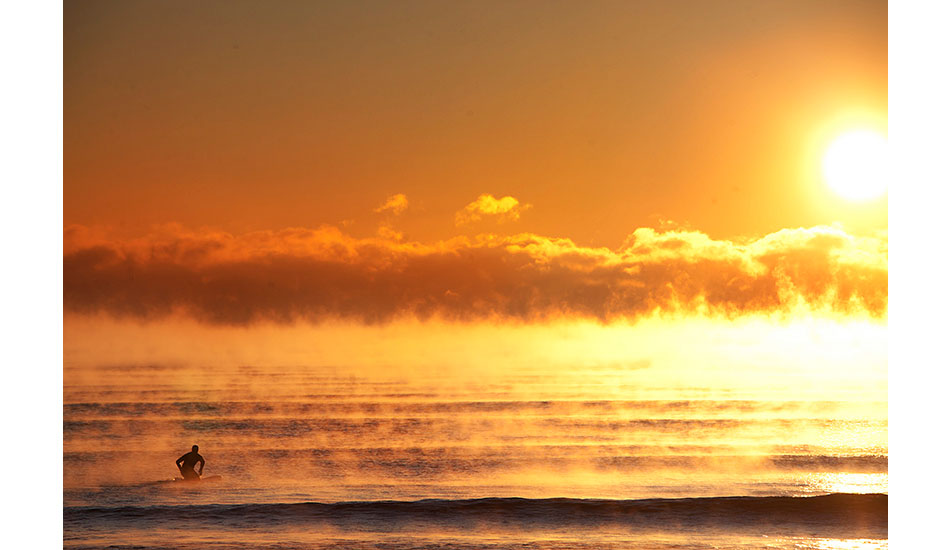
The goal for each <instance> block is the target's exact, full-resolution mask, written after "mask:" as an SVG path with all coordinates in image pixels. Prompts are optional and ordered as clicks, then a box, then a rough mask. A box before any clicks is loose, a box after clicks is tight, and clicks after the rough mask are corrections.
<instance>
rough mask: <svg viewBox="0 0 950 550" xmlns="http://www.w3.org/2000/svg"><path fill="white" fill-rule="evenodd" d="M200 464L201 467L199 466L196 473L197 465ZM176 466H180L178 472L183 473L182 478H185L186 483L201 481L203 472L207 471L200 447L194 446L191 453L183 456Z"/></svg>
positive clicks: (176, 462)
mask: <svg viewBox="0 0 950 550" xmlns="http://www.w3.org/2000/svg"><path fill="white" fill-rule="evenodd" d="M198 463H200V464H201V466H198V471H197V472H196V471H195V464H198ZM175 466H178V471H180V472H181V476H182V477H183V478H185V480H186V481H191V480H195V481H197V480H199V479H201V472H203V471H204V469H205V458H204V457H203V456H201V455H200V454H198V446H197V445H192V446H191V452H190V453H185V454H183V455H181V458H179V459H178V460H176V461H175Z"/></svg>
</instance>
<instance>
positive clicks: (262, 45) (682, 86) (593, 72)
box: [63, 0, 887, 316]
mask: <svg viewBox="0 0 950 550" xmlns="http://www.w3.org/2000/svg"><path fill="white" fill-rule="evenodd" d="M64 10H65V12H64V189H63V191H64V224H65V226H66V227H71V226H73V225H74V224H79V225H82V226H86V227H94V228H95V227H107V228H109V232H110V235H111V239H112V240H111V241H110V242H111V243H112V245H114V246H117V247H119V248H123V247H124V248H123V249H128V248H129V247H133V248H134V246H133V245H131V244H129V242H128V240H129V239H132V238H139V237H142V236H143V235H146V234H154V233H155V231H156V229H155V227H154V226H156V225H159V224H168V223H178V224H181V226H182V227H184V228H191V229H195V230H197V228H201V227H205V228H209V229H208V230H209V231H226V232H229V233H231V234H233V235H238V236H240V235H245V234H247V233H248V232H254V231H264V232H279V231H280V230H282V229H284V228H288V227H305V228H313V229H316V228H319V227H320V226H322V225H331V226H335V227H337V228H339V229H340V231H341V232H342V233H343V234H344V235H346V238H364V237H371V236H374V235H377V234H379V235H381V236H383V237H385V238H388V239H390V240H393V241H398V240H399V239H400V238H401V239H402V241H401V242H404V243H405V242H422V243H434V242H436V241H438V240H445V239H452V238H453V237H456V236H459V235H464V236H468V237H470V238H474V236H475V235H476V234H478V233H483V232H493V233H496V234H500V235H516V234H522V233H525V234H532V235H535V236H543V238H545V239H554V238H567V239H571V240H572V243H573V244H574V245H577V246H580V247H589V248H596V247H608V248H610V249H612V250H613V251H614V252H616V251H618V250H620V247H621V245H623V243H625V242H629V237H628V236H629V235H630V234H632V233H633V232H634V231H635V230H636V229H637V228H640V227H652V228H656V229H659V230H662V229H664V228H669V227H677V228H689V229H691V230H693V231H696V232H700V233H701V234H703V235H704V236H708V238H710V239H712V240H713V241H716V242H720V241H722V240H724V239H731V240H732V241H730V242H733V241H735V242H736V243H747V242H753V241H755V240H756V239H762V238H764V237H765V236H766V235H768V234H773V233H776V232H779V231H781V230H783V229H789V228H798V227H812V226H816V225H825V224H832V223H833V222H841V223H842V224H843V225H842V226H841V227H842V228H843V229H844V230H845V231H846V232H847V233H848V234H849V235H874V234H875V233H874V232H875V231H880V230H886V228H887V199H886V196H885V197H882V198H879V199H876V200H873V201H870V202H867V203H849V202H847V201H845V200H843V199H840V198H837V197H836V196H835V195H833V194H832V193H831V192H830V191H828V190H827V189H826V188H825V186H824V184H823V182H822V181H821V178H820V175H819V169H818V160H819V156H820V154H821V150H822V148H823V147H824V146H825V145H826V144H827V141H828V140H829V139H830V138H831V137H833V135H834V134H835V133H836V132H839V131H841V130H844V129H847V128H848V127H850V126H852V125H855V124H860V125H871V126H874V127H877V128H880V129H881V130H883V131H886V118H887V3H886V2H883V1H859V2H847V1H837V2H826V1H818V2H806V1H800V0H796V1H786V2H761V1H748V2H743V1H738V0H729V1H719V2H717V1H708V0H703V1H695V2H694V1H672V2H630V1H623V2H528V1H521V2H354V1H347V2H330V1H326V2H291V1H285V2H241V1H227V2H212V1H206V2H138V1H128V0H123V1H95V0H85V1H67V2H66V3H65V5H64ZM483 194H490V195H491V199H498V201H499V202H498V203H497V204H496V202H490V203H486V202H484V201H483V203H478V202H477V200H478V198H479V197H480V196H482V195H483ZM400 195H402V197H401V198H399V196H400ZM391 197H396V198H395V199H394V200H395V202H390V203H387V200H389V199H390V198H391ZM504 197H512V199H511V200H515V201H517V203H516V204H514V203H512V202H511V201H508V202H507V203H501V202H500V201H504V200H505V199H504ZM473 203H474V204H475V206H472V207H470V208H467V205H470V204H473ZM387 204H388V205H387ZM489 207H492V208H496V209H495V210H494V211H490V208H489ZM473 213H474V214H477V215H474V216H473V215H472V214H473ZM668 222H672V224H670V223H668ZM381 228H382V229H381ZM268 234H269V235H272V233H268ZM400 235H401V237H400ZM878 236H879V238H885V239H886V237H880V234H878ZM238 238H239V239H240V238H242V237H238ZM67 240H68V239H67ZM119 241H121V242H122V243H124V244H116V243H117V242H119ZM849 242H850V241H849ZM136 246H138V245H136ZM850 246H851V244H848V245H847V246H846V247H850ZM883 247H884V249H883V250H884V252H883V254H884V256H883V258H884V261H885V265H884V268H883V269H884V271H883V277H884V293H885V294H884V297H885V300H886V240H885V241H884V244H883ZM69 252H70V249H69V246H68V244H67V254H68V253H69ZM745 253H746V254H747V255H748V254H752V255H754V252H749V251H746V252H745ZM835 254H836V253H832V254H831V255H830V256H828V257H830V258H832V259H833V261H834V262H837V261H839V260H840V257H839V256H837V255H835ZM740 255H741V254H740ZM826 256H827V255H826ZM219 259H220V258H219ZM878 259H879V258H878ZM175 261H177V262H180V263H183V265H197V264H192V263H189V262H197V261H199V260H198V259H195V258H178V259H177V260H175ZM216 261H217V260H216ZM605 261H606V260H605ZM862 261H864V260H862ZM877 261H878V260H877V259H876V260H874V261H873V262H871V263H872V264H873V263H874V262H877ZM69 265H70V264H69V263H68V262H67V268H66V271H65V285H66V296H65V298H66V306H67V309H69V308H70V307H71V304H74V300H79V299H80V298H81V297H82V296H87V295H86V294H81V293H77V292H78V291H75V284H76V281H77V280H78V279H76V278H74V273H73V272H71V271H70V268H69ZM202 265H205V264H202ZM823 265H824V264H823ZM862 265H864V264H862ZM152 267H155V266H152ZM875 269H879V268H875ZM199 271H200V270H199ZM197 272H198V271H195V272H194V273H197ZM835 273H838V275H834V277H839V275H840V272H837V271H836V272H835ZM207 275H208V274H207V273H204V276H207ZM694 275H695V274H694ZM773 275H774V274H773ZM801 277H802V279H801V280H799V281H798V283H800V284H804V283H803V281H804V280H805V279H808V277H810V275H809V276H807V277H806V275H802V276H801ZM834 277H832V278H834ZM158 278H160V277H158ZM773 278H774V277H773ZM793 278H794V276H793ZM155 280H157V279H155ZM809 280H810V279H809ZM836 280H837V279H836ZM862 280H864V279H862ZM280 281H281V282H279V283H278V284H283V281H284V280H283V279H281V280H280ZM152 282H154V280H153V281H152ZM826 282H827V280H826ZM865 282H866V281H865ZM235 284H237V283H235ZM835 284H838V283H835ZM867 284H871V283H867ZM252 286H253V285H252ZM858 287H860V285H858ZM149 288H150V289H151V290H150V292H159V290H156V287H149ZM472 288H474V287H472ZM612 288H613V287H612ZM796 288H797V287H796ZM862 288H863V287H862ZM88 290H89V289H87V291H88ZM141 290H142V289H141V288H138V290H137V291H141ZM430 290H431V289H430ZM450 290H451V289H450ZM875 292H876V291H875ZM875 292H871V293H870V294H868V296H870V298H868V299H869V300H870V301H871V302H873V301H874V300H875V299H878V298H874V296H877V294H875ZM150 296H151V297H152V298H155V296H154V295H150ZM694 297H695V295H694ZM100 298H102V297H101V296H100ZM746 298H748V296H746ZM102 299H106V298H102ZM407 299H408V298H407ZM565 300H566V303H569V304H574V305H575V306H576V305H577V304H578V303H581V302H584V300H580V299H576V300H573V301H572V300H571V299H567V298H565ZM107 301H108V302H109V304H112V305H113V306H114V305H115V304H116V303H119V302H121V300H120V299H119V298H117V297H115V296H111V297H108V299H107ZM146 301H147V300H146ZM832 301H833V300H832ZM585 303H587V302H585ZM868 303H870V302H868ZM192 305H194V304H192ZM109 307H112V306H109ZM116 307H118V306H116ZM571 307H573V306H571ZM107 309H108V308H107ZM595 316H596V315H595Z"/></svg>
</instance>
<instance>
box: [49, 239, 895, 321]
mask: <svg viewBox="0 0 950 550" xmlns="http://www.w3.org/2000/svg"><path fill="white" fill-rule="evenodd" d="M64 249H65V250H64V258H63V275H64V283H63V303H64V307H65V310H66V311H67V312H72V313H82V314H96V313H107V314H111V315H113V316H116V317H133V318H141V319H152V318H160V317H164V316H168V315H171V314H185V315H188V316H191V317H193V318H195V319H197V320H199V321H202V322H206V323H212V324H224V325H246V324H250V323H254V322H257V321H276V322H294V321H299V320H304V321H312V322H319V321H324V320H330V319H350V320H359V321H361V322H364V323H384V322H388V321H392V320H395V319H398V318H405V317H415V318H418V319H423V320H424V319H428V318H432V317H439V318H442V319H446V320H454V321H476V320H512V321H526V322H532V321H543V320H553V319H559V318H586V319H596V320H600V321H603V322H611V321H618V320H636V319H637V318H639V317H641V316H644V315H653V314H657V313H659V314H672V315H724V316H730V317H731V316H738V315H744V314H756V313H766V314H769V313H775V312H779V313H781V312H793V311H799V310H802V309H805V310H814V311H824V312H832V313H841V314H867V315H870V316H872V317H882V316H884V315H886V313H887V240H886V237H880V238H875V237H855V236H852V235H849V234H847V233H845V232H843V231H841V230H839V229H836V228H830V227H814V228H810V229H787V230H782V231H779V232H777V233H773V234H770V235H767V236H765V237H763V238H760V239H758V240H753V241H748V242H742V243H739V242H732V241H727V240H713V239H710V238H709V237H708V236H706V235H705V234H703V233H701V232H697V231H668V232H657V231H655V230H653V229H649V228H641V229H637V230H636V231H635V232H634V233H633V234H631V235H630V236H629V237H628V239H627V240H626V241H625V243H624V244H623V246H621V247H620V248H619V249H617V250H609V249H606V248H587V247H581V246H577V245H576V244H574V243H573V242H572V241H570V240H568V239H557V238H549V237H543V236H540V235H533V234H521V235H514V236H507V237H497V236H481V237H478V238H475V239H467V238H461V237H460V238H456V239H452V240H449V241H442V242H438V243H434V244H423V243H399V242H393V241H392V240H387V239H356V238H353V237H350V236H347V235H345V234H343V233H342V232H340V231H339V230H338V229H336V228H332V227H324V228H319V229H286V230H281V231H266V232H254V233H247V234H243V235H232V234H228V233H223V232H210V231H207V232H193V231H187V230H184V229H182V228H180V227H167V228H165V229H164V230H162V231H159V232H156V233H153V234H151V235H149V236H147V237H143V238H141V239H131V240H117V239H112V238H110V237H109V236H108V235H106V234H102V233H96V232H95V230H93V229H91V228H86V227H82V226H71V227H69V228H67V229H66V230H65V233H64Z"/></svg>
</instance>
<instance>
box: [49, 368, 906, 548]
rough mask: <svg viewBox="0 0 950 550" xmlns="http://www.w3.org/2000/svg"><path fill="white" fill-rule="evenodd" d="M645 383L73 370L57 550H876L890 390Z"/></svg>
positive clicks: (398, 373) (451, 375)
mask: <svg viewBox="0 0 950 550" xmlns="http://www.w3.org/2000/svg"><path fill="white" fill-rule="evenodd" d="M640 370H642V369H639V370H638V369H633V370H632V371H631V369H629V368H627V367H625V366H623V365H613V366H608V367H597V368H595V367H588V366H578V367H577V368H575V369H559V370H558V371H557V372H555V373H552V372H549V371H547V370H546V369H544V368H543V366H541V365H533V366H524V367H521V368H505V369H499V370H498V371H495V372H491V373H486V372H471V373H461V374H460V373H459V372H456V371H453V370H452V369H445V370H440V369H427V370H423V371H419V372H411V373H410V372H408V371H406V370H404V369H403V370H400V369H391V370H385V369H376V370H374V371H372V372H361V371H360V370H359V369H347V368H344V367H334V366H322V365H321V366H314V365H294V366H279V367H278V366H266V367H263V366H250V365H246V366H238V367H234V366H214V365H211V366H209V365H204V366H201V367H184V366H177V365H172V364H170V365H134V366H121V365H120V366H115V365H113V366H102V367H95V368H90V367H82V368H80V367H73V366H70V365H68V364H67V365H66V367H65V368H64V388H63V400H64V404H63V416H64V420H63V499H64V509H63V527H64V536H63V546H64V547H65V548H70V549H80V548H83V549H85V548H136V549H158V548H196V549H197V548H202V549H208V548H211V549H239V548H273V549H291V548H354V549H363V548H367V549H368V548H373V549H393V550H397V549H399V550H402V549H422V548H425V549H437V548H438V549H469V548H472V549H474V548H493V549H494V548H497V549H506V550H507V549H514V548H519V549H525V548H538V549H548V548H550V549H568V548H571V549H587V548H589V549H595V548H596V549H607V548H647V549H673V548H683V549H693V548H695V549H699V548H736V549H739V548H741V549H750V548H796V549H809V548H815V549H818V548H822V549H832V548H834V549H842V548H861V549H866V548H886V547H887V498H888V497H887V493H888V487H887V479H888V476H887V468H888V449H887V402H886V391H885V392H881V391H876V392H875V391H871V392H868V391H858V390H857V389H854V388H849V387H847V385H842V386H841V387H828V386H827V385H820V384H814V385H808V386H802V387H796V388H788V387H784V386H781V387H780V386H773V385H770V384H769V383H768V382H767V381H766V382H763V383H762V384H760V385H759V386H746V387H737V386H730V385H728V384H726V385H721V386H715V385H709V384H706V385H692V384H691V383H690V381H686V380H678V381H670V380H669V379H666V380H665V382H664V383H651V380H655V379H653V378H650V377H649V376H647V375H646V374H640ZM194 444H197V445H199V446H200V449H199V452H200V453H201V454H202V455H203V456H204V458H205V460H206V461H207V464H206V467H205V472H204V473H205V478H206V479H205V480H203V481H200V482H197V483H186V482H181V481H174V479H175V478H176V477H177V476H178V471H177V469H176V466H175V464H174V461H175V459H177V458H178V457H179V456H181V455H183V454H184V453H186V452H188V451H189V450H190V449H191V446H192V445H194Z"/></svg>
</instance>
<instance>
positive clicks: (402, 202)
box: [373, 193, 409, 215]
mask: <svg viewBox="0 0 950 550" xmlns="http://www.w3.org/2000/svg"><path fill="white" fill-rule="evenodd" d="M407 208H409V199H408V198H406V196H405V195H403V194H402V193H397V194H395V195H393V196H391V197H389V198H387V199H386V202H384V203H383V204H381V205H379V208H377V209H375V210H373V212H376V213H382V212H387V211H388V212H392V213H393V214H395V215H399V214H402V213H403V212H405V211H406V209H407Z"/></svg>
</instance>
